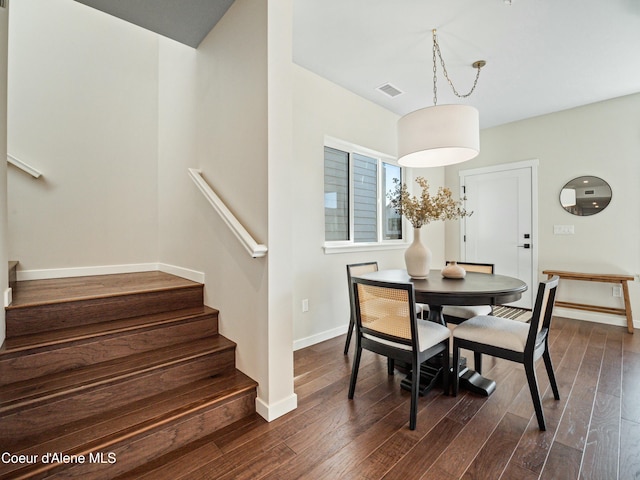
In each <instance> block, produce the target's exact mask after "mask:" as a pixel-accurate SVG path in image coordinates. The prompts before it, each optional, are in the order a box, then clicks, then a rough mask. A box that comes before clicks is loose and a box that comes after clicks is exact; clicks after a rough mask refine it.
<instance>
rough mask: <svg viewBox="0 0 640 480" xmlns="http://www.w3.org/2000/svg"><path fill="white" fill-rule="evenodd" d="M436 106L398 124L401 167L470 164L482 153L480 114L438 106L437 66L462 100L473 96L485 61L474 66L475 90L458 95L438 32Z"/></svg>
mask: <svg viewBox="0 0 640 480" xmlns="http://www.w3.org/2000/svg"><path fill="white" fill-rule="evenodd" d="M432 33H433V106H432V107H426V108H422V109H420V110H416V111H415V112H411V113H409V114H407V115H405V116H404V117H402V118H401V119H400V120H398V163H399V164H400V165H402V166H405V167H441V166H445V165H453V164H454V163H460V162H465V161H467V160H471V159H472V158H474V157H475V156H477V155H478V153H480V121H479V115H478V110H476V109H475V108H473V107H471V106H468V105H438V104H437V103H438V88H437V63H436V56H437V57H439V58H440V63H441V65H442V69H443V72H444V76H445V78H446V79H447V81H448V82H449V85H450V86H451V89H452V90H453V93H454V94H455V95H456V96H457V97H460V98H466V97H468V96H470V95H471V94H472V93H473V91H474V90H475V88H476V85H477V84H478V78H479V77H480V69H481V68H482V67H484V66H485V65H486V62H485V61H484V60H478V61H477V62H474V63H473V68H475V69H477V73H476V78H475V81H474V82H473V87H472V88H471V90H470V91H469V93H467V94H463V95H461V94H459V93H458V92H457V91H456V89H455V87H454V86H453V83H452V82H451V79H450V78H449V74H448V73H447V68H446V67H445V64H444V60H443V59H442V53H441V52H440V46H439V45H438V39H437V37H436V30H435V29H434V30H433V32H432Z"/></svg>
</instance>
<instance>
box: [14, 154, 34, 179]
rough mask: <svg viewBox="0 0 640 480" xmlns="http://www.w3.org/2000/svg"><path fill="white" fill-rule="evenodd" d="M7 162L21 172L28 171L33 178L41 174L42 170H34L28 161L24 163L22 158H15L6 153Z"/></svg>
mask: <svg viewBox="0 0 640 480" xmlns="http://www.w3.org/2000/svg"><path fill="white" fill-rule="evenodd" d="M7 162H9V163H10V164H11V165H13V166H14V167H18V168H19V169H20V170H22V171H23V172H26V173H28V174H29V175H31V176H32V177H33V178H40V176H41V175H42V172H40V171H38V170H36V169H35V168H33V167H32V166H31V165H29V164H28V163H25V162H23V161H22V160H19V159H17V158H16V157H14V156H13V155H9V154H7Z"/></svg>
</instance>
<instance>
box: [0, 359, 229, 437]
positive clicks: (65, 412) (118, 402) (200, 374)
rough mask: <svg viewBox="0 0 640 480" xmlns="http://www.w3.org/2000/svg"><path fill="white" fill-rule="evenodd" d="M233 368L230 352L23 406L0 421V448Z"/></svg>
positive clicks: (6, 414)
mask: <svg viewBox="0 0 640 480" xmlns="http://www.w3.org/2000/svg"><path fill="white" fill-rule="evenodd" d="M234 367H235V352H234V350H233V349H229V350H225V351H222V352H216V353H213V354H209V355H206V356H204V357H199V358H197V359H193V360H190V361H187V362H182V363H179V364H177V365H173V366H169V367H165V368H162V369H159V370H155V371H152V372H147V373H142V374H136V375H134V376H132V377H130V378H128V379H124V380H123V379H120V380H119V381H117V382H112V383H110V384H107V385H102V386H99V387H95V388H93V389H91V390H87V391H84V392H75V394H69V395H68V396H64V397H61V398H59V399H57V400H54V399H51V400H49V401H47V402H43V403H42V404H38V405H32V406H23V407H21V408H18V409H17V410H16V412H15V413H13V412H11V411H9V412H6V413H5V414H4V415H3V416H2V417H0V424H2V429H1V430H0V445H3V446H5V448H11V446H12V445H16V444H17V443H20V442H21V441H22V440H23V439H24V438H26V437H29V436H32V435H35V434H37V433H38V432H44V431H47V430H49V429H51V428H54V427H57V426H60V425H63V424H67V423H70V422H73V421H76V420H80V419H83V418H89V417H91V416H94V415H99V414H100V413H101V412H103V411H105V410H110V409H115V408H118V407H119V406H122V405H126V404H128V403H130V402H134V401H136V400H141V399H143V398H146V397H149V396H151V395H155V394H159V393H162V392H163V391H166V390H170V389H173V388H177V387H179V386H181V385H186V384H188V383H190V382H193V381H195V380H197V379H200V378H204V377H207V376H211V375H216V374H218V373H221V372H224V371H226V370H228V369H233V368H234Z"/></svg>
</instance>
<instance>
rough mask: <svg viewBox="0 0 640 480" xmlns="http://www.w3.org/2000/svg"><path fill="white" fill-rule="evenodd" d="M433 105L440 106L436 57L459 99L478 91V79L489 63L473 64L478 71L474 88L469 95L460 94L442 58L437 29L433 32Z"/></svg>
mask: <svg viewBox="0 0 640 480" xmlns="http://www.w3.org/2000/svg"><path fill="white" fill-rule="evenodd" d="M432 33H433V105H434V106H435V105H437V104H438V85H437V83H438V75H437V64H438V62H437V59H436V56H437V57H439V58H440V64H441V65H442V71H443V73H444V78H446V79H447V82H449V86H451V90H453V93H454V94H455V96H456V97H458V98H467V97H468V96H470V95H471V94H472V93H473V91H474V90H475V89H476V86H477V85H478V79H479V78H480V69H481V68H482V67H484V66H485V65H486V64H487V62H485V61H484V60H478V61H477V62H474V63H473V65H472V66H473V68H475V69H476V70H477V72H476V78H475V80H474V81H473V86H472V87H471V90H469V93H465V94H462V95H461V94H459V93H458V91H457V90H456V87H454V86H453V82H452V81H451V79H450V78H449V73H448V72H447V67H446V66H445V64H444V59H443V58H442V52H440V45H438V37H437V36H436V29H435V28H434V29H433V31H432Z"/></svg>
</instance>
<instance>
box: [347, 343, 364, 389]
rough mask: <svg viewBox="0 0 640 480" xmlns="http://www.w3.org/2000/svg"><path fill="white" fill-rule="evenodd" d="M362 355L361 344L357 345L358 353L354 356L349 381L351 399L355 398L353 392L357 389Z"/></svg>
mask: <svg viewBox="0 0 640 480" xmlns="http://www.w3.org/2000/svg"><path fill="white" fill-rule="evenodd" d="M361 355H362V348H361V347H360V344H359V342H358V344H357V345H356V354H355V356H354V357H353V367H351V382H350V383H349V400H351V399H352V398H353V394H354V393H355V391H356V380H357V379H358V368H360V356H361Z"/></svg>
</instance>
